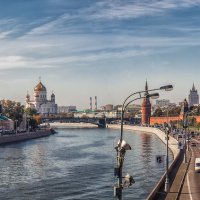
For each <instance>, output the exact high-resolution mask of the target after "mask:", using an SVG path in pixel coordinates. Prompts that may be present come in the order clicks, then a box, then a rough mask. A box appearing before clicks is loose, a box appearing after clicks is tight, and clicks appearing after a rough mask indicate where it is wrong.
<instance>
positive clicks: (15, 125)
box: [15, 119, 18, 134]
mask: <svg viewBox="0 0 200 200" xmlns="http://www.w3.org/2000/svg"><path fill="white" fill-rule="evenodd" d="M17 122H18V120H17V119H16V120H15V133H16V134H17Z"/></svg>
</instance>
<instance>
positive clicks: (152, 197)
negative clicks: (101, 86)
mask: <svg viewBox="0 0 200 200" xmlns="http://www.w3.org/2000/svg"><path fill="white" fill-rule="evenodd" d="M108 128H115V129H120V128H121V126H120V125H108ZM124 129H126V130H132V131H142V132H148V133H153V134H156V135H157V136H158V137H159V138H160V140H161V141H162V142H163V143H165V144H166V140H165V133H164V132H163V131H161V130H160V129H157V128H152V127H140V126H129V125H124ZM168 147H169V148H170V150H171V151H172V153H173V157H174V160H173V162H172V163H171V164H170V166H169V170H168V172H169V176H170V174H171V172H172V171H173V167H174V166H175V165H177V164H178V162H179V158H180V154H181V153H180V150H179V149H178V141H177V140H176V139H174V138H173V137H171V136H169V140H168ZM165 177H166V172H165V173H164V174H163V176H162V177H161V178H160V180H159V181H158V183H157V184H156V186H155V187H154V188H153V190H152V191H151V193H150V194H149V196H148V197H147V200H157V199H158V198H157V197H156V195H157V194H158V193H159V192H161V191H162V189H163V186H164V183H165Z"/></svg>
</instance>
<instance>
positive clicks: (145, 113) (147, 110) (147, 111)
mask: <svg viewBox="0 0 200 200" xmlns="http://www.w3.org/2000/svg"><path fill="white" fill-rule="evenodd" d="M145 91H146V95H148V84H147V81H146V86H145ZM141 111H142V124H149V123H150V117H151V103H150V100H149V97H148V96H147V97H146V98H144V100H143V103H142V107H141Z"/></svg>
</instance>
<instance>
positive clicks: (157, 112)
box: [153, 108, 163, 117]
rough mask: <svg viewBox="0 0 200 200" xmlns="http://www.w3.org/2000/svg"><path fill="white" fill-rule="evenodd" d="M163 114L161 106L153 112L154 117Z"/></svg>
mask: <svg viewBox="0 0 200 200" xmlns="http://www.w3.org/2000/svg"><path fill="white" fill-rule="evenodd" d="M162 114H163V112H162V110H161V108H157V109H156V110H155V112H154V114H153V117H161V116H162Z"/></svg>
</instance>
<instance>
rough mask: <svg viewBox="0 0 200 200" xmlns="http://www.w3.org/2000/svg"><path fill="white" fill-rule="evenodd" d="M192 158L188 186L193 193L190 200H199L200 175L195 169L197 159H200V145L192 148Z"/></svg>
mask: <svg viewBox="0 0 200 200" xmlns="http://www.w3.org/2000/svg"><path fill="white" fill-rule="evenodd" d="M191 149H192V158H191V162H190V166H189V170H188V173H187V185H188V190H189V192H190V193H191V194H190V196H191V197H190V199H193V200H199V199H200V184H199V183H200V173H196V172H195V170H194V167H195V158H198V157H200V145H199V144H196V146H192V147H191Z"/></svg>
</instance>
